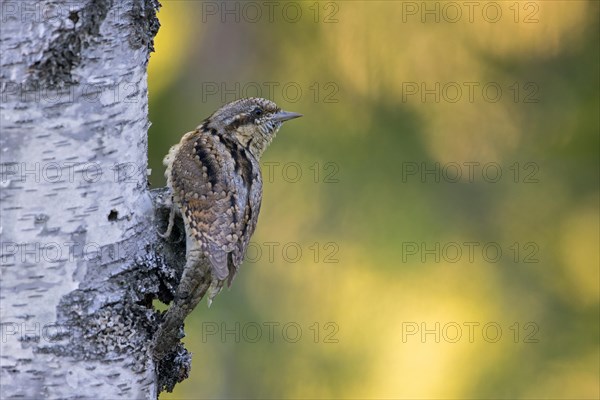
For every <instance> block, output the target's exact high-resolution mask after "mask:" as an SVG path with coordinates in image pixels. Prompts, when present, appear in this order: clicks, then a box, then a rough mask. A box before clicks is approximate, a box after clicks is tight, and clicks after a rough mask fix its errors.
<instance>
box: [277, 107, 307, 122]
mask: <svg viewBox="0 0 600 400" xmlns="http://www.w3.org/2000/svg"><path fill="white" fill-rule="evenodd" d="M301 116H302V114H298V113H295V112H290V111H283V110H282V111H279V112H278V113H277V114H275V115H274V116H273V119H274V120H275V121H278V122H284V121H288V120H290V119H294V118H298V117H301Z"/></svg>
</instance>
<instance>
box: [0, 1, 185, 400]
mask: <svg viewBox="0 0 600 400" xmlns="http://www.w3.org/2000/svg"><path fill="white" fill-rule="evenodd" d="M158 6H159V5H158V3H157V1H156V0H114V1H112V0H77V1H75V2H74V1H69V0H52V1H50V0H48V1H5V0H3V1H2V3H1V7H2V9H1V12H2V15H1V20H2V23H1V25H2V28H1V36H0V51H1V54H2V58H1V67H2V70H1V73H0V79H1V81H0V82H1V95H2V99H1V102H0V111H1V119H0V132H1V138H0V156H1V159H0V178H1V181H0V185H1V194H0V213H1V215H0V217H1V221H0V242H1V254H0V267H1V269H0V272H1V284H0V285H1V286H0V290H1V293H0V301H1V303H0V322H1V328H2V329H1V343H0V349H1V357H0V363H1V365H0V367H1V368H0V384H1V389H0V397H1V398H31V399H41V398H63V399H70V398H94V399H99V398H110V399H115V398H156V397H157V394H158V391H159V387H160V383H158V378H157V373H156V371H155V367H154V363H153V362H152V360H151V358H150V357H149V355H148V345H149V343H150V338H151V337H152V334H153V332H154V330H155V324H156V319H157V318H156V313H155V312H154V311H153V310H152V306H151V302H152V299H153V298H154V297H156V293H157V292H158V291H159V285H160V282H159V279H158V278H157V274H156V273H155V271H150V269H151V268H154V267H156V265H157V263H158V264H160V260H156V259H155V258H156V256H155V251H156V250H155V248H154V245H153V243H154V241H155V240H156V237H155V230H156V228H155V226H154V222H153V213H154V212H153V204H152V198H151V196H150V194H149V192H148V189H147V171H146V165H147V131H148V127H149V122H148V101H147V97H148V96H147V94H148V93H147V82H146V81H147V74H146V66H147V63H148V58H149V53H150V51H151V50H152V40H153V37H154V35H155V34H156V32H157V31H158V26H159V24H158V20H157V18H156V10H157V8H158ZM179 373H180V374H181V372H179Z"/></svg>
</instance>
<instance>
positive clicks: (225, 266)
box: [153, 97, 302, 360]
mask: <svg viewBox="0 0 600 400" xmlns="http://www.w3.org/2000/svg"><path fill="white" fill-rule="evenodd" d="M301 116H302V114H299V113H296V112H290V111H284V110H282V109H281V108H279V107H278V106H277V105H276V104H275V103H274V102H272V101H270V100H267V99H264V98H258V97H250V98H243V99H239V100H236V101H233V102H231V103H228V104H225V105H224V106H222V107H221V108H219V109H218V110H217V111H215V112H214V113H213V114H212V115H211V116H209V117H208V118H206V119H205V120H204V121H203V122H202V123H201V124H200V125H199V126H198V127H197V128H196V129H195V130H193V131H191V132H188V133H186V134H184V135H183V137H182V138H181V140H180V142H179V143H178V144H176V145H174V146H172V147H171V149H170V150H169V152H168V154H167V155H166V156H165V158H164V160H163V164H164V166H165V167H166V170H165V178H166V180H167V187H168V188H169V189H170V191H171V196H172V197H171V203H172V205H171V210H170V214H169V223H168V227H167V230H166V232H165V233H160V232H158V234H159V235H160V236H161V237H163V238H167V237H169V235H170V234H171V231H172V228H173V225H174V219H175V216H176V214H177V215H181V217H182V219H183V223H184V228H185V238H186V263H185V266H184V269H183V273H182V277H181V280H180V282H179V284H178V286H177V289H176V291H175V296H174V299H173V301H172V303H171V305H170V307H169V309H168V310H167V311H166V314H165V315H164V318H163V320H162V322H161V324H160V326H159V328H158V330H157V332H156V334H155V338H154V346H153V356H154V358H155V359H157V360H161V359H162V358H164V356H165V355H166V354H168V353H169V351H170V350H171V349H172V348H173V347H174V346H175V345H176V343H177V342H178V341H179V331H180V328H181V326H182V325H183V322H184V320H185V318H186V317H187V315H189V314H190V312H191V311H192V310H193V309H194V308H195V307H196V305H197V304H198V303H199V302H200V300H202V298H203V297H204V296H205V295H206V294H207V293H208V304H209V306H210V303H211V301H212V300H213V298H214V297H215V296H216V295H217V294H218V293H219V292H220V291H221V289H222V287H223V285H224V283H225V282H227V285H228V286H230V285H231V282H232V280H233V278H234V277H235V275H236V273H237V271H238V269H239V266H240V264H241V263H242V261H243V259H244V256H245V254H246V249H247V247H248V243H249V242H250V237H251V236H252V234H253V233H254V230H255V229H256V224H257V221H258V214H259V212H260V206H261V200H262V175H261V170H260V164H259V161H260V158H261V156H262V155H263V153H264V151H265V150H266V149H267V147H268V146H269V144H270V143H271V142H272V141H273V139H274V138H275V135H276V134H277V132H278V130H279V128H280V127H281V126H282V124H283V123H284V122H285V121H288V120H291V119H294V118H298V117H301Z"/></svg>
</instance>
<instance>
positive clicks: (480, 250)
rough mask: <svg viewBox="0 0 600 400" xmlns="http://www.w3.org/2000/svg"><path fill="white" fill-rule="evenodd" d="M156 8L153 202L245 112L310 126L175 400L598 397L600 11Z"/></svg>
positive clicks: (282, 171)
mask: <svg viewBox="0 0 600 400" xmlns="http://www.w3.org/2000/svg"><path fill="white" fill-rule="evenodd" d="M161 2H162V4H163V7H162V9H161V11H160V13H159V18H160V21H161V24H162V27H161V29H160V32H159V34H158V37H157V39H156V53H154V54H153V55H152V58H151V61H150V66H149V71H150V72H149V85H150V118H151V121H152V127H151V129H150V144H149V147H150V149H149V150H150V166H151V168H152V176H151V182H152V185H153V186H155V187H158V186H163V185H164V182H165V181H164V178H163V171H164V168H163V167H162V165H161V160H162V157H163V156H164V155H165V154H166V153H167V150H168V148H169V147H170V146H171V145H173V144H174V143H176V142H177V141H179V139H180V137H181V135H182V134H183V133H185V132H187V131H189V130H191V129H193V128H194V127H196V126H197V125H198V124H200V122H201V121H202V120H203V119H204V118H205V117H207V116H208V115H210V113H212V112H213V111H214V110H216V109H217V108H218V107H220V106H221V105H222V104H224V103H226V102H229V101H232V100H234V99H236V98H239V97H245V96H256V95H259V96H262V97H269V98H271V99H272V100H274V101H275V102H277V103H278V105H279V106H281V107H282V108H284V109H287V110H292V111H297V112H301V113H303V114H304V117H303V118H301V119H298V120H294V121H291V122H288V123H286V125H285V126H284V127H283V128H282V129H281V131H280V132H279V134H278V137H277V139H276V140H275V141H274V143H273V144H272V145H271V147H270V148H269V150H268V151H267V152H266V154H265V156H264V158H263V160H262V164H263V179H264V181H265V183H264V196H263V204H262V211H261V215H260V218H259V223H258V228H257V231H256V233H255V235H254V237H253V244H252V245H251V246H250V249H249V252H248V258H249V260H247V261H246V262H245V263H244V265H243V266H242V268H241V271H240V273H239V274H238V276H237V278H236V280H235V282H234V284H233V286H232V289H231V290H230V291H226V290H225V291H223V292H222V293H221V294H220V295H219V296H218V297H217V298H216V300H215V302H214V303H213V305H212V307H211V308H210V309H208V308H207V307H206V306H205V304H206V303H205V302H203V303H202V305H201V306H200V307H198V308H197V309H196V310H195V311H194V313H193V314H192V316H191V317H190V319H189V320H188V321H187V322H186V333H187V337H186V339H185V341H186V343H187V345H188V348H190V349H191V350H192V351H193V352H194V358H193V368H192V373H191V377H190V378H189V379H188V380H186V381H185V382H183V383H181V384H179V385H178V386H177V387H176V389H175V392H174V393H172V394H167V393H164V394H162V395H161V398H162V399H175V398H190V399H191V398H195V399H196V398H206V399H213V398H214V399H216V398H293V399H317V398H337V399H346V398H348V399H350V398H352V399H359V398H360V399H363V398H365V399H369V398H373V399H374V398H378V399H379V398H394V399H405V398H420V399H437V398H552V399H563V398H564V399H574V398H577V399H596V398H598V397H599V396H600V392H599V375H600V371H599V357H600V346H599V334H600V332H599V263H600V261H599V249H598V243H599V230H600V228H599V201H600V193H599V147H600V144H599V115H598V110H599V101H598V98H599V96H598V94H599V81H598V79H599V78H598V77H599V18H598V15H599V8H600V7H599V3H598V2H597V1H563V2H561V1H547V2H542V1H533V2H532V1H529V2H515V1H510V2H495V3H489V2H425V3H424V2H396V1H381V2H377V1H348V2H345V1H344V2H342V1H336V2H319V3H317V2H312V1H311V2H293V3H286V2H272V3H265V2H226V3H225V2H220V1H219V2H201V1H169V0H162V1H161ZM470 172H472V174H471V173H470ZM499 172H500V173H501V175H498V173H499ZM459 175H460V176H459ZM499 251H501V254H500V253H498V252H499Z"/></svg>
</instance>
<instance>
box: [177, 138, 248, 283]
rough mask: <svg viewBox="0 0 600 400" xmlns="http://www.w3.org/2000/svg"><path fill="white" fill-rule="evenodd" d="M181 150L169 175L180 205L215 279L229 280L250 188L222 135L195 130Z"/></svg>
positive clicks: (187, 225)
mask: <svg viewBox="0 0 600 400" xmlns="http://www.w3.org/2000/svg"><path fill="white" fill-rule="evenodd" d="M179 146H180V147H179V149H178V150H176V151H175V153H174V155H173V156H172V157H173V161H172V165H171V168H170V170H169V171H168V174H167V175H168V177H167V178H168V179H169V184H170V186H171V188H172V190H173V196H174V199H175V203H176V204H178V205H179V207H180V210H181V213H182V215H183V218H184V220H185V225H186V233H187V235H190V236H191V237H193V238H194V239H195V240H196V241H197V243H198V244H199V245H200V246H199V247H200V251H202V253H203V254H204V255H205V256H206V257H207V258H208V260H209V261H210V263H211V265H212V268H213V271H214V273H215V276H216V277H217V278H218V279H219V280H224V279H226V278H227V276H228V275H229V273H230V268H229V262H228V258H229V257H228V254H229V253H232V252H235V251H236V249H237V243H238V241H239V239H240V237H241V236H242V232H243V230H244V226H245V225H246V223H245V221H244V219H245V218H244V217H245V214H246V205H247V203H248V194H249V190H248V187H247V186H246V185H245V184H244V182H243V178H242V176H241V175H240V174H239V173H238V172H236V160H235V159H234V157H233V156H232V153H231V151H230V150H229V149H228V148H227V146H226V145H225V144H224V143H223V141H222V140H221V139H220V138H219V136H217V135H216V134H212V133H210V132H203V131H202V130H197V131H194V132H190V133H189V134H186V135H185V136H184V137H183V138H182V140H181V142H180V144H179ZM188 251H189V249H188Z"/></svg>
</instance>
